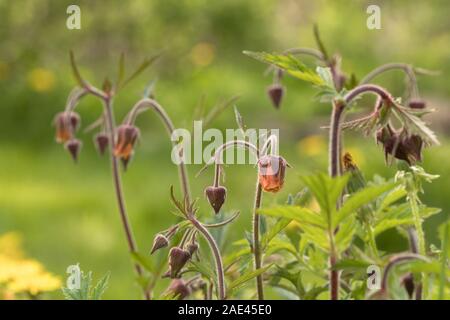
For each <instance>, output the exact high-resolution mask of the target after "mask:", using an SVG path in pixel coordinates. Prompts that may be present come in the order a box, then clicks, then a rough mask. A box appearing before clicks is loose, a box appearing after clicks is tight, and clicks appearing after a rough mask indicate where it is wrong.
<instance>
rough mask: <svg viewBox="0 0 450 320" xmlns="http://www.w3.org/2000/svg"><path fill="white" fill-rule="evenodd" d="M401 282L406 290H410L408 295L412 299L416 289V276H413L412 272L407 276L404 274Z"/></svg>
mask: <svg viewBox="0 0 450 320" xmlns="http://www.w3.org/2000/svg"><path fill="white" fill-rule="evenodd" d="M401 283H402V284H403V286H404V287H405V289H406V292H408V296H409V298H410V299H411V298H412V297H413V294H414V289H415V286H414V278H413V275H412V273H409V274H407V275H406V276H404V277H403V279H402V281H401Z"/></svg>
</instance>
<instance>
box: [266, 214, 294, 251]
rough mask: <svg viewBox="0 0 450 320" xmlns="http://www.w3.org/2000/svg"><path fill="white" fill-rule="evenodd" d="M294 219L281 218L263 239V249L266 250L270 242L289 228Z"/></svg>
mask: <svg viewBox="0 0 450 320" xmlns="http://www.w3.org/2000/svg"><path fill="white" fill-rule="evenodd" d="M291 221H292V219H286V218H280V219H278V220H277V222H276V223H275V224H274V225H273V226H272V227H271V228H270V229H269V231H267V233H266V234H264V236H263V237H262V238H261V247H262V248H263V249H264V248H265V247H266V246H267V245H268V244H269V243H270V241H271V240H272V239H273V238H275V237H276V236H277V235H278V234H279V233H280V232H281V231H283V230H284V228H286V227H287V226H288V224H289V223H290V222H291Z"/></svg>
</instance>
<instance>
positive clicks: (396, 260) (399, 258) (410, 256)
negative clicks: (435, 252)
mask: <svg viewBox="0 0 450 320" xmlns="http://www.w3.org/2000/svg"><path fill="white" fill-rule="evenodd" d="M414 259H418V260H423V261H428V259H426V258H425V257H423V256H421V255H418V254H415V253H405V254H398V255H396V256H394V257H392V258H391V259H390V261H389V263H388V264H387V265H386V268H385V269H384V273H383V279H382V280H381V290H382V291H385V292H386V291H387V289H388V280H389V272H390V271H391V270H392V269H393V268H394V267H395V266H396V265H397V264H400V263H403V262H406V261H409V260H414Z"/></svg>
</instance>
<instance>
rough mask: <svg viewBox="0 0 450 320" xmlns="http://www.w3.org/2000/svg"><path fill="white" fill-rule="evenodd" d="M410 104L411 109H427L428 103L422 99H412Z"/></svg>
mask: <svg viewBox="0 0 450 320" xmlns="http://www.w3.org/2000/svg"><path fill="white" fill-rule="evenodd" d="M408 106H409V107H410V108H411V109H425V107H426V106H427V104H426V102H425V101H423V100H422V99H411V101H410V102H409V104H408Z"/></svg>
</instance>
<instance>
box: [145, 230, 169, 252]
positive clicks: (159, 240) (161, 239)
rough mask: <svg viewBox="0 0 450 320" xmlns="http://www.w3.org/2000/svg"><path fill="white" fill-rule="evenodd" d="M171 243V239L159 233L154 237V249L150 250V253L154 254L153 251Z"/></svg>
mask: <svg viewBox="0 0 450 320" xmlns="http://www.w3.org/2000/svg"><path fill="white" fill-rule="evenodd" d="M168 245H169V240H168V239H167V238H166V237H165V236H164V235H162V234H157V235H156V237H155V239H153V246H152V250H151V251H150V254H153V252H155V251H157V250H159V249H161V248H164V247H167V246H168Z"/></svg>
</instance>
